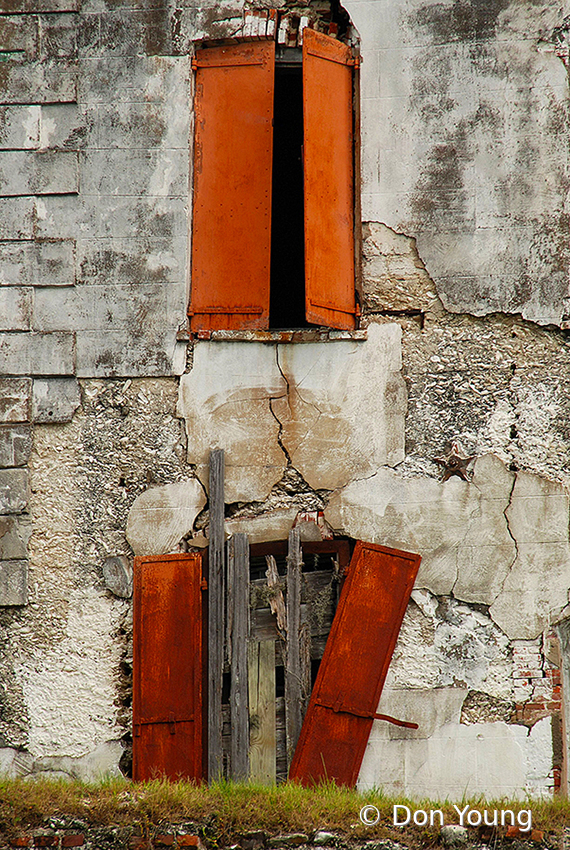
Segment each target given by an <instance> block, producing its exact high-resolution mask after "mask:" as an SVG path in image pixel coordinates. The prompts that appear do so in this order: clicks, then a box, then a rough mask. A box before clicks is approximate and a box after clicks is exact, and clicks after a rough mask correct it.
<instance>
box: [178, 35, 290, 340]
mask: <svg viewBox="0 0 570 850" xmlns="http://www.w3.org/2000/svg"><path fill="white" fill-rule="evenodd" d="M193 67H194V68H195V69H196V96H195V137H194V207H193V235H192V282H191V286H192V291H191V309H190V315H191V316H192V319H191V328H192V330H200V329H219V328H222V329H223V328H230V329H240V328H265V327H267V326H268V324H269V260H270V247H271V170H272V147H273V124H272V122H273V89H274V69H275V43H274V42H273V41H264V42H256V43H252V44H234V45H230V46H227V47H215V48H208V49H204V50H198V51H197V53H196V58H195V60H194V62H193Z"/></svg>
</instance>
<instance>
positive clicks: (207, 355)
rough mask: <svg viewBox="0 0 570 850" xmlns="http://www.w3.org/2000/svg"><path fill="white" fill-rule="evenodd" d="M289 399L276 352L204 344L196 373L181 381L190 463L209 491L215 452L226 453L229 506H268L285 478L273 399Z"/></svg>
mask: <svg viewBox="0 0 570 850" xmlns="http://www.w3.org/2000/svg"><path fill="white" fill-rule="evenodd" d="M285 394H286V384H285V381H284V379H283V376H282V375H281V372H280V371H279V369H278V367H277V361H276V356H275V348H274V347H273V346H270V345H262V344H256V343H240V342H230V343H224V342H215V343H208V342H199V343H198V344H197V345H196V348H195V352H194V365H193V368H192V371H191V372H189V373H188V374H187V375H183V376H182V378H181V380H180V396H179V402H178V411H179V415H180V416H181V417H183V418H184V419H185V421H186V432H187V435H188V461H189V462H190V463H195V464H197V473H198V475H199V477H200V480H201V481H202V483H203V484H204V486H205V487H208V460H209V455H210V451H211V450H212V449H213V448H221V449H224V450H225V467H226V474H225V498H226V502H237V501H254V500H263V499H265V498H266V497H267V495H268V493H269V491H270V490H271V488H272V487H273V485H274V484H275V483H276V482H277V481H279V479H280V478H281V476H282V475H283V471H284V469H285V465H286V458H285V455H284V453H283V451H282V450H281V448H280V447H279V444H278V442H277V438H278V435H279V423H278V422H277V420H276V419H275V417H274V415H273V413H272V412H271V404H270V399H272V398H277V397H279V396H283V395H285Z"/></svg>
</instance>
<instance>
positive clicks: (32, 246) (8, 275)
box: [0, 239, 75, 286]
mask: <svg viewBox="0 0 570 850" xmlns="http://www.w3.org/2000/svg"><path fill="white" fill-rule="evenodd" d="M74 283H75V243H74V241H73V240H71V239H64V240H61V239H60V240H56V241H49V242H47V241H36V242H15V241H14V242H0V286H70V285H72V284H74Z"/></svg>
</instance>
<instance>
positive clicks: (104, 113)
mask: <svg viewBox="0 0 570 850" xmlns="http://www.w3.org/2000/svg"><path fill="white" fill-rule="evenodd" d="M97 121H98V126H97V130H98V141H99V147H100V148H129V149H132V148H143V149H146V150H149V149H151V148H158V147H164V148H181V149H186V150H188V140H189V138H190V110H189V109H187V110H186V109H180V103H177V102H176V101H173V102H171V101H170V100H168V101H166V103H130V102H122V103H121V102H119V103H106V104H102V105H101V107H100V109H99V110H98V113H97Z"/></svg>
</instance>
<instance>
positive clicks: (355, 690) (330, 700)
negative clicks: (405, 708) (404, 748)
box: [289, 541, 420, 785]
mask: <svg viewBox="0 0 570 850" xmlns="http://www.w3.org/2000/svg"><path fill="white" fill-rule="evenodd" d="M419 563H420V556H419V555H412V554H409V553H407V552H399V551H397V550H394V549H386V548H384V547H383V546H375V545H373V544H372V543H361V542H360V541H359V542H358V543H357V544H356V548H355V550H354V554H353V556H352V560H351V562H350V567H349V571H348V576H347V579H346V581H345V584H344V587H343V590H342V594H341V598H340V602H339V606H338V609H337V612H336V615H335V618H334V621H333V625H332V628H331V631H330V634H329V637H328V640H327V644H326V647H325V652H324V655H323V660H322V661H321V665H320V667H319V672H318V675H317V680H316V682H315V686H314V688H313V692H312V694H311V699H310V702H309V707H308V709H307V714H306V716H305V720H304V723H303V727H302V729H301V735H300V736H299V742H298V744H297V748H296V750H295V755H294V757H293V761H292V763H291V770H290V772H289V778H290V779H298V780H300V781H301V782H303V783H304V784H312V783H316V782H318V781H319V780H321V779H327V780H329V779H334V780H335V781H336V782H337V783H338V784H339V785H355V784H356V780H357V778H358V773H359V770H360V765H361V764H362V758H363V756H364V750H365V749H366V745H367V743H368V738H369V735H370V730H371V728H372V722H373V720H374V717H375V715H376V711H377V707H378V700H379V699H380V694H381V692H382V688H383V686H384V681H385V679H386V673H387V671H388V665H389V664H390V660H391V658H392V653H393V651H394V647H395V645H396V639H397V637H398V632H399V631H400V626H401V624H402V619H403V617H404V612H405V610H406V606H407V604H408V599H409V598H410V593H411V592H412V588H413V586H414V579H415V577H416V574H417V571H418V567H419ZM402 725H410V724H406V723H405V722H404V723H403V724H402Z"/></svg>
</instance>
